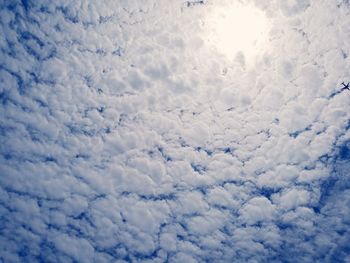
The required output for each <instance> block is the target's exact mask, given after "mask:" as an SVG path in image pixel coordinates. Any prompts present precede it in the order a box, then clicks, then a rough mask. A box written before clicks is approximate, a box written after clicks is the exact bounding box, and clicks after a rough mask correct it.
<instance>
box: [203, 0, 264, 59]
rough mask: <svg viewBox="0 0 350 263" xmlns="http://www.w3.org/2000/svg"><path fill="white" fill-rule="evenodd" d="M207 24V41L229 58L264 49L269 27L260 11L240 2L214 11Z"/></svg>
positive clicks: (251, 55) (249, 56)
mask: <svg viewBox="0 0 350 263" xmlns="http://www.w3.org/2000/svg"><path fill="white" fill-rule="evenodd" d="M206 24H207V30H208V32H207V41H208V42H209V44H210V45H211V46H212V47H214V48H216V50H217V51H218V52H220V53H222V54H224V55H225V56H227V57H228V58H229V59H234V58H235V57H237V54H241V55H242V54H243V55H244V57H245V58H252V57H254V56H255V55H256V54H257V53H258V52H259V50H261V49H262V48H263V45H264V44H265V42H266V39H267V36H268V29H269V23H268V19H267V17H266V15H265V13H264V12H263V11H262V10H260V9H258V8H257V7H255V6H253V5H248V4H242V3H239V2H235V3H233V4H230V5H229V6H225V7H220V8H217V9H215V10H213V12H212V13H211V14H209V15H208V19H207V23H206Z"/></svg>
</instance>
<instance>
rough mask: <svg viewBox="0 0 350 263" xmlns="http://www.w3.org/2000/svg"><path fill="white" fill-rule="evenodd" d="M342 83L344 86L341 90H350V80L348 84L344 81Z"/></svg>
mask: <svg viewBox="0 0 350 263" xmlns="http://www.w3.org/2000/svg"><path fill="white" fill-rule="evenodd" d="M342 85H343V86H344V87H343V88H342V89H341V91H343V90H346V89H347V90H350V82H348V84H345V83H344V82H343V83H342Z"/></svg>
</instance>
